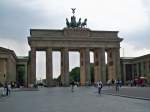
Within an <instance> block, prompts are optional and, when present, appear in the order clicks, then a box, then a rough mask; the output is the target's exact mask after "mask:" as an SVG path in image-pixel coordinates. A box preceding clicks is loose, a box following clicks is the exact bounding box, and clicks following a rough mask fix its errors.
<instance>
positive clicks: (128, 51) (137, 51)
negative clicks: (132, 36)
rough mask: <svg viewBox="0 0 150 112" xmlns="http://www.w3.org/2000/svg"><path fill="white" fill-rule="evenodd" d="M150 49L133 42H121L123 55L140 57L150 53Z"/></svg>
mask: <svg viewBox="0 0 150 112" xmlns="http://www.w3.org/2000/svg"><path fill="white" fill-rule="evenodd" d="M149 53H150V49H146V48H144V47H143V48H141V47H140V48H139V47H138V46H135V45H133V44H132V43H129V42H128V43H126V42H122V43H121V49H120V56H121V57H138V56H142V55H145V54H149Z"/></svg>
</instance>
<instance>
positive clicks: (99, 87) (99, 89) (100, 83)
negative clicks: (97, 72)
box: [97, 81, 103, 95]
mask: <svg viewBox="0 0 150 112" xmlns="http://www.w3.org/2000/svg"><path fill="white" fill-rule="evenodd" d="M97 87H98V94H100V95H101V89H102V87H103V83H102V81H99V82H97Z"/></svg>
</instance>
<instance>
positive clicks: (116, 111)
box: [0, 87, 150, 112]
mask: <svg viewBox="0 0 150 112" xmlns="http://www.w3.org/2000/svg"><path fill="white" fill-rule="evenodd" d="M106 90H107V89H106ZM106 90H105V88H104V90H103V91H106ZM148 94H149V93H148ZM0 111H1V112H150V101H147V100H139V99H132V98H124V97H118V96H112V95H105V94H102V95H98V93H97V89H96V88H94V87H82V88H77V87H76V88H75V91H74V92H73V93H72V92H71V89H70V88H69V87H65V88H63V87H62V88H58V87H55V88H41V89H40V90H39V91H18V92H13V93H12V94H11V95H10V96H9V97H5V98H2V99H0Z"/></svg>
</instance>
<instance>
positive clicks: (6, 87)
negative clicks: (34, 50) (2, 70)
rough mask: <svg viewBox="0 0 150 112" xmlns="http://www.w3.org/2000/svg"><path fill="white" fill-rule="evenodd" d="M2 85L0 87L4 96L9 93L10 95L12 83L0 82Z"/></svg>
mask: <svg viewBox="0 0 150 112" xmlns="http://www.w3.org/2000/svg"><path fill="white" fill-rule="evenodd" d="M0 86H1V87H0V88H1V95H2V96H8V95H10V92H11V84H9V83H5V84H4V85H3V84H0Z"/></svg>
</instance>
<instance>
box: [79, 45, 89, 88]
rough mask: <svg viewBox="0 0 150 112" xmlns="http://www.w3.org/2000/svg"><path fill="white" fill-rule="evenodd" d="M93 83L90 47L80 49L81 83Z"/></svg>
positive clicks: (82, 84)
mask: <svg viewBox="0 0 150 112" xmlns="http://www.w3.org/2000/svg"><path fill="white" fill-rule="evenodd" d="M90 83H91V76H90V53H89V49H88V48H81V49H80V84H81V86H84V85H87V84H90Z"/></svg>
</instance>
